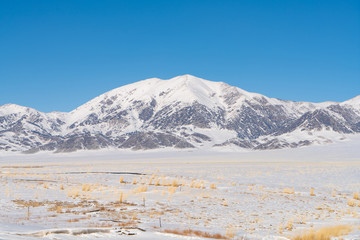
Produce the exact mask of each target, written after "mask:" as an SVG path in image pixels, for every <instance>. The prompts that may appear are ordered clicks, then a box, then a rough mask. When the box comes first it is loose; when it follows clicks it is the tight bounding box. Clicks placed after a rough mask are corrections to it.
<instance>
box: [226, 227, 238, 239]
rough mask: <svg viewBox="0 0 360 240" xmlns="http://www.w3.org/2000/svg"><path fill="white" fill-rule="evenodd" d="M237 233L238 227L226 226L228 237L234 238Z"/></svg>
mask: <svg viewBox="0 0 360 240" xmlns="http://www.w3.org/2000/svg"><path fill="white" fill-rule="evenodd" d="M235 235H236V229H235V228H234V227H233V226H228V227H227V228H226V233H225V236H226V237H228V238H234V237H235Z"/></svg>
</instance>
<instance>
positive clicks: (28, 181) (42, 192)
mask: <svg viewBox="0 0 360 240" xmlns="http://www.w3.org/2000/svg"><path fill="white" fill-rule="evenodd" d="M173 154H174V153H163V154H160V153H157V154H155V155H153V156H152V155H151V154H149V155H147V157H143V156H142V155H141V154H138V155H136V154H132V155H126V154H125V155H124V156H116V155H111V156H108V157H102V155H101V154H98V155H97V154H93V155H89V154H88V155H81V156H80V155H78V156H76V155H71V154H68V155H66V154H64V155H58V156H56V157H54V159H48V156H47V155H31V156H26V155H19V156H17V157H16V159H17V160H15V158H8V159H6V160H7V161H0V180H1V181H0V182H1V183H0V199H1V202H0V205H1V209H2V211H1V212H0V238H3V239H15V238H14V236H16V238H19V239H30V238H29V237H36V236H35V235H36V234H38V235H39V234H40V235H41V234H42V235H41V237H42V238H49V239H53V238H54V236H55V237H56V236H62V237H61V239H74V238H81V237H83V238H86V239H89V238H90V239H92V238H98V237H103V238H106V239H111V238H116V237H117V236H119V235H122V236H123V237H125V236H126V237H128V238H133V239H142V238H144V239H146V238H147V237H148V238H149V239H168V238H169V237H170V236H171V237H177V238H186V236H181V235H174V234H172V232H176V231H177V232H178V233H180V234H181V233H182V234H185V232H186V231H188V232H190V233H194V232H196V231H200V233H202V234H203V235H201V234H200V235H198V237H197V238H201V237H202V236H205V235H204V234H205V233H206V234H208V235H209V236H215V234H219V236H222V237H224V238H230V239H232V238H234V239H242V238H245V239H262V238H269V239H270V238H272V239H281V238H282V237H284V238H289V239H291V238H295V236H296V235H297V234H299V233H300V232H303V231H305V230H308V229H311V228H314V229H317V228H320V227H327V226H337V225H346V226H348V225H349V226H352V227H354V228H355V230H354V231H352V232H350V233H349V235H347V236H345V237H344V239H354V238H355V239H356V237H357V238H359V237H360V230H358V229H357V227H358V226H359V225H360V222H359V217H360V200H359V190H360V176H359V174H358V173H359V172H360V162H359V161H357V160H353V159H351V160H348V159H344V160H342V161H335V160H331V161H297V160H288V161H287V160H268V159H266V158H264V160H262V161H261V160H256V161H255V160H251V161H249V159H246V158H244V157H243V156H242V155H236V154H233V155H231V156H229V155H226V154H221V153H218V154H212V155H211V154H206V155H199V156H196V154H190V153H189V154H184V153H183V154H179V157H176V156H171V155H173ZM269 155H271V154H269ZM49 156H50V155H49ZM241 156H242V157H241ZM279 159H280V158H279ZM9 160H13V161H9ZM10 162H12V164H11V163H10ZM6 224H10V226H11V227H9V226H7V225H6ZM49 229H50V230H51V229H55V230H56V229H57V231H58V232H57V233H54V230H51V231H50V230H49ZM89 229H92V231H93V232H91V231H90V230H89ZM94 229H102V230H101V231H100V230H99V231H98V230H96V231H95V230H94ZM104 229H105V230H104ZM60 230H61V231H63V232H61V231H60ZM142 230H144V231H145V232H144V231H142ZM46 231H47V232H46ZM59 231H60V233H59ZM64 231H65V232H64ZM89 231H90V232H89ZM125 231H127V232H125ZM86 232H87V233H88V234H82V233H86ZM165 232H167V233H165ZM19 233H21V234H27V235H19ZM45 233H46V234H45ZM76 233H78V234H76ZM29 234H32V235H29ZM34 234H35V235H34ZM74 234H75V235H74ZM128 234H136V235H128ZM38 235H37V236H38Z"/></svg>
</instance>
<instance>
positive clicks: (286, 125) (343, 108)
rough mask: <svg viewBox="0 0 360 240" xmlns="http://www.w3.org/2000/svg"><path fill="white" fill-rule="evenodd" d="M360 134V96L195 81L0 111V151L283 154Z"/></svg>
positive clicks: (154, 83)
mask: <svg viewBox="0 0 360 240" xmlns="http://www.w3.org/2000/svg"><path fill="white" fill-rule="evenodd" d="M358 133H360V96H357V97H355V98H353V99H350V100H348V101H345V102H342V103H338V102H324V103H309V102H293V101H284V100H279V99H275V98H268V97H266V96H263V95H260V94H257V93H249V92H246V91H244V90H242V89H240V88H237V87H233V86H230V85H228V84H226V83H223V82H211V81H207V80H203V79H200V78H197V77H194V76H191V75H183V76H179V77H175V78H172V79H169V80H161V79H157V78H152V79H147V80H143V81H140V82H136V83H133V84H129V85H126V86H123V87H120V88H117V89H114V90H112V91H109V92H107V93H104V94H102V95H100V96H98V97H96V98H94V99H93V100H91V101H89V102H87V103H85V104H84V105H82V106H80V107H78V108H77V109H75V110H73V111H72V112H70V113H62V112H51V113H42V112H39V111H37V110H35V109H32V108H27V107H22V106H18V105H14V104H6V105H3V106H0V151H15V152H16V151H22V152H27V153H35V152H38V151H54V152H72V151H76V150H80V149H84V150H87V149H89V150H90V149H103V148H116V149H132V150H146V149H158V148H174V149H187V148H189V149H209V148H212V149H226V150H237V149H242V148H246V149H261V150H265V149H279V148H294V147H300V146H306V145H311V144H327V143H331V142H334V141H339V140H342V139H346V136H347V134H358Z"/></svg>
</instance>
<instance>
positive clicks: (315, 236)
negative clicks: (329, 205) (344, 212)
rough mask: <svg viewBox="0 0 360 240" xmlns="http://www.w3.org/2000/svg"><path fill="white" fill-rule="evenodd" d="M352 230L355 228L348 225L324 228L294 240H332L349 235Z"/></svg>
mask: <svg viewBox="0 0 360 240" xmlns="http://www.w3.org/2000/svg"><path fill="white" fill-rule="evenodd" d="M352 230H353V227H352V226H348V225H339V226H331V227H324V228H320V229H318V230H314V229H310V230H308V231H305V232H303V233H302V234H300V235H298V236H295V237H293V238H292V240H330V239H331V238H332V237H339V236H343V235H347V234H349V233H350V232H351V231H352Z"/></svg>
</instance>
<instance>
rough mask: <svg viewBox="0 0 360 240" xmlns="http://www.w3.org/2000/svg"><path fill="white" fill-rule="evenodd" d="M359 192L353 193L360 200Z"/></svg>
mask: <svg viewBox="0 0 360 240" xmlns="http://www.w3.org/2000/svg"><path fill="white" fill-rule="evenodd" d="M359 195H360V194H359V192H354V193H353V198H354V199H356V200H360V196H359Z"/></svg>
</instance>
